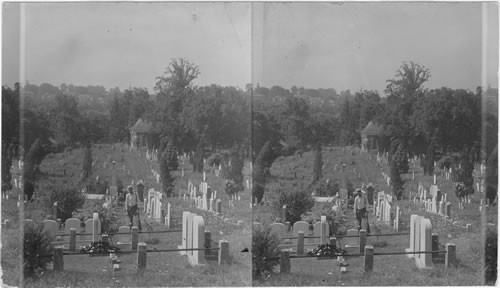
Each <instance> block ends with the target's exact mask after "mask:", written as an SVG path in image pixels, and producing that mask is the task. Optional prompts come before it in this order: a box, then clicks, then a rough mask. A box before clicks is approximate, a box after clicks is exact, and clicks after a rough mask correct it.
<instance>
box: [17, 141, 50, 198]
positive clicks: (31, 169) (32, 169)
mask: <svg viewBox="0 0 500 288" xmlns="http://www.w3.org/2000/svg"><path fill="white" fill-rule="evenodd" d="M45 155H47V149H46V148H44V147H43V146H42V144H41V141H40V139H36V140H35V142H33V144H32V145H31V148H30V149H29V151H28V153H27V154H26V157H25V159H24V166H23V170H24V171H23V177H24V178H23V182H24V183H23V189H24V195H26V196H27V198H28V200H31V197H32V196H33V192H34V191H35V184H36V181H37V178H38V175H39V173H40V164H41V163H42V160H43V158H44V157H45Z"/></svg>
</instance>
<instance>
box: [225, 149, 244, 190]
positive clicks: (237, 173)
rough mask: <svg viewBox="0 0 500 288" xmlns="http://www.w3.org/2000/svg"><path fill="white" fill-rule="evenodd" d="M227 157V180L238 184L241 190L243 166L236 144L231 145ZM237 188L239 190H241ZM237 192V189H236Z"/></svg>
mask: <svg viewBox="0 0 500 288" xmlns="http://www.w3.org/2000/svg"><path fill="white" fill-rule="evenodd" d="M229 159H230V162H231V167H230V172H229V177H228V178H229V180H232V181H233V182H234V184H235V185H236V186H237V187H238V186H240V188H241V190H243V166H244V161H243V157H242V155H241V153H240V149H239V147H238V146H236V145H235V146H233V148H232V149H231V152H230V154H229ZM241 190H239V191H241ZM236 192H238V191H236Z"/></svg>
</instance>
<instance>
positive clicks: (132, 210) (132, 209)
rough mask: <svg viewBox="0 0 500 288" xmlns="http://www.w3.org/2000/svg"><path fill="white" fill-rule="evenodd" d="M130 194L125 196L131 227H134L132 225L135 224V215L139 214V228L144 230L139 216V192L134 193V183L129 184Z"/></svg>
mask: <svg viewBox="0 0 500 288" xmlns="http://www.w3.org/2000/svg"><path fill="white" fill-rule="evenodd" d="M128 192H129V193H128V194H127V196H126V197H125V208H126V209H127V214H128V218H129V219H130V229H132V226H133V224H134V215H135V216H137V222H138V223H139V224H138V226H139V230H142V228H141V219H140V217H139V209H138V208H137V207H138V204H139V198H138V196H137V193H134V188H133V187H132V185H129V186H128Z"/></svg>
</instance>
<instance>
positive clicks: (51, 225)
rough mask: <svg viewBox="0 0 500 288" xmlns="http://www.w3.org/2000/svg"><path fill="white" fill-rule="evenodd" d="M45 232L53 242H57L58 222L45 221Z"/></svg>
mask: <svg viewBox="0 0 500 288" xmlns="http://www.w3.org/2000/svg"><path fill="white" fill-rule="evenodd" d="M43 231H44V232H45V233H46V235H47V236H48V237H49V239H50V241H51V242H53V241H55V240H56V235H57V222H56V221H54V220H44V221H43Z"/></svg>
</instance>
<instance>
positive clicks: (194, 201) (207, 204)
mask: <svg viewBox="0 0 500 288" xmlns="http://www.w3.org/2000/svg"><path fill="white" fill-rule="evenodd" d="M198 191H200V192H201V195H202V196H197V192H198ZM181 194H182V192H181V193H180V194H179V195H181ZM182 197H183V199H184V201H188V202H189V203H191V205H193V206H194V207H196V208H197V209H200V210H205V211H209V212H212V213H214V214H216V215H221V214H222V200H221V199H217V191H215V190H214V191H212V188H211V187H210V186H208V183H207V182H206V174H205V172H203V181H201V182H200V185H199V186H198V187H197V186H196V185H194V184H193V182H191V181H189V182H188V188H187V191H186V192H185V193H183V194H182ZM234 201H235V199H234V198H231V199H229V206H230V207H233V206H234Z"/></svg>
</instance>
